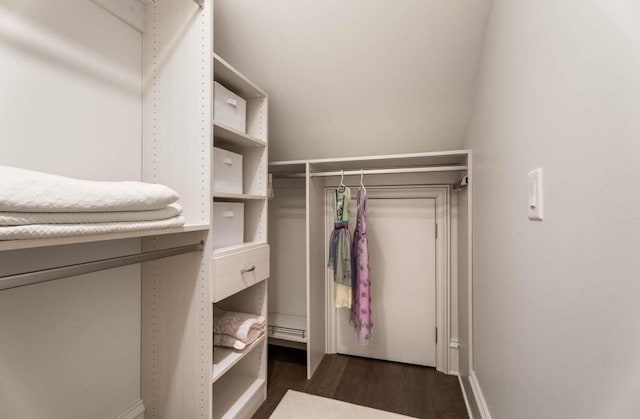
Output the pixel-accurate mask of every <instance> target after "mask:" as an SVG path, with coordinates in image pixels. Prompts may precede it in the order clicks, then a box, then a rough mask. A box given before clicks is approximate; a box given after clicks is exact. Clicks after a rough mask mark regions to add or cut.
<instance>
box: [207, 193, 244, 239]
mask: <svg viewBox="0 0 640 419" xmlns="http://www.w3.org/2000/svg"><path fill="white" fill-rule="evenodd" d="M242 243H244V204H242V203H238V202H214V203H213V248H214V249H219V248H221V247H227V246H235V245H237V244H242Z"/></svg>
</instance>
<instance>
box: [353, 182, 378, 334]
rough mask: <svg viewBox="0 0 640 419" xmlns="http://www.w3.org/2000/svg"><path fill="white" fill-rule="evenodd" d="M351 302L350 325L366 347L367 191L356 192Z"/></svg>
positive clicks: (370, 325) (368, 284)
mask: <svg viewBox="0 0 640 419" xmlns="http://www.w3.org/2000/svg"><path fill="white" fill-rule="evenodd" d="M351 256H352V263H353V269H352V270H353V284H354V285H353V301H352V304H351V316H350V320H351V324H352V325H353V326H354V327H355V329H356V336H357V339H358V342H359V343H360V344H361V345H367V344H368V343H369V341H370V340H371V333H372V331H373V316H372V312H371V281H370V278H369V242H368V240H367V190H366V189H365V188H362V189H360V191H359V192H358V215H357V216H356V230H355V232H354V235H353V251H352V252H351Z"/></svg>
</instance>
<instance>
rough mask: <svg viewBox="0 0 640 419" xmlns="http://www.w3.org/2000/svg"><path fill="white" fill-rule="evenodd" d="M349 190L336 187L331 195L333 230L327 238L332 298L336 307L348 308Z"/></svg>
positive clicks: (350, 288) (350, 278)
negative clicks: (332, 287)
mask: <svg viewBox="0 0 640 419" xmlns="http://www.w3.org/2000/svg"><path fill="white" fill-rule="evenodd" d="M350 202H351V190H350V189H349V188H348V187H346V186H345V187H344V189H343V190H340V188H338V189H337V190H336V191H335V193H334V195H333V222H334V224H333V227H334V228H333V231H332V232H331V238H330V239H329V263H328V265H327V266H328V267H329V268H331V269H333V283H334V297H335V298H334V300H335V304H336V307H337V308H343V307H345V308H350V307H351V302H352V299H353V295H352V287H353V276H352V270H351V235H350V233H349V203H350Z"/></svg>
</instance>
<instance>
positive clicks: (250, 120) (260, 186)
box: [211, 54, 269, 418]
mask: <svg viewBox="0 0 640 419" xmlns="http://www.w3.org/2000/svg"><path fill="white" fill-rule="evenodd" d="M213 66H214V81H216V82H218V83H220V84H222V85H223V86H224V87H226V88H227V89H229V90H230V91H232V92H233V93H235V94H237V95H238V96H240V97H242V98H243V99H245V100H246V102H247V126H246V133H245V132H242V131H239V130H237V129H234V128H230V127H228V126H226V125H224V124H223V123H221V122H220V121H216V120H215V115H214V122H213V144H214V147H216V148H222V149H225V150H228V151H231V152H234V153H238V154H241V155H242V157H243V159H242V160H243V193H242V194H234V193H223V192H217V191H212V196H213V200H214V201H220V202H242V203H243V204H244V243H243V244H239V245H235V246H229V247H224V248H220V249H215V250H214V252H213V255H212V275H213V286H212V290H211V295H212V297H211V300H212V302H213V303H214V304H215V305H216V306H217V307H220V308H221V309H223V310H226V311H237V312H244V313H251V314H256V315H261V316H264V317H267V284H266V282H267V281H266V279H267V278H268V277H269V257H268V251H269V246H268V244H267V207H268V202H267V180H268V175H267V169H268V135H267V128H268V127H267V120H268V97H267V94H266V93H265V92H264V91H263V90H261V89H260V88H258V87H257V86H256V85H255V84H254V83H252V82H251V81H250V80H249V79H247V78H246V77H245V76H244V75H242V73H240V72H239V71H238V70H237V69H235V68H233V67H232V66H231V65H230V64H229V63H227V62H226V61H224V60H223V59H222V58H221V57H219V56H218V55H216V54H214V56H213ZM214 234H215V232H214ZM211 377H212V378H211V384H212V391H213V410H212V417H213V418H249V417H251V416H252V415H253V413H255V411H256V410H257V409H258V407H259V406H260V404H262V402H263V401H264V400H265V399H266V389H267V386H266V379H267V345H266V330H265V334H264V335H263V336H262V337H261V338H259V339H258V340H257V341H256V342H254V343H253V344H252V345H250V346H249V347H248V348H246V349H245V350H244V351H242V352H236V351H233V350H231V349H228V348H223V347H214V349H213V367H212V375H211Z"/></svg>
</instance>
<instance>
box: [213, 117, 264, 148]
mask: <svg viewBox="0 0 640 419" xmlns="http://www.w3.org/2000/svg"><path fill="white" fill-rule="evenodd" d="M213 138H214V141H215V145H216V147H220V146H221V147H223V148H224V147H225V146H236V147H266V146H267V143H265V142H264V141H262V140H259V139H257V138H254V137H252V136H250V135H249V134H245V133H243V132H241V131H238V130H237V129H234V128H231V127H228V126H226V125H224V124H221V123H219V122H215V121H214V122H213Z"/></svg>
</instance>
